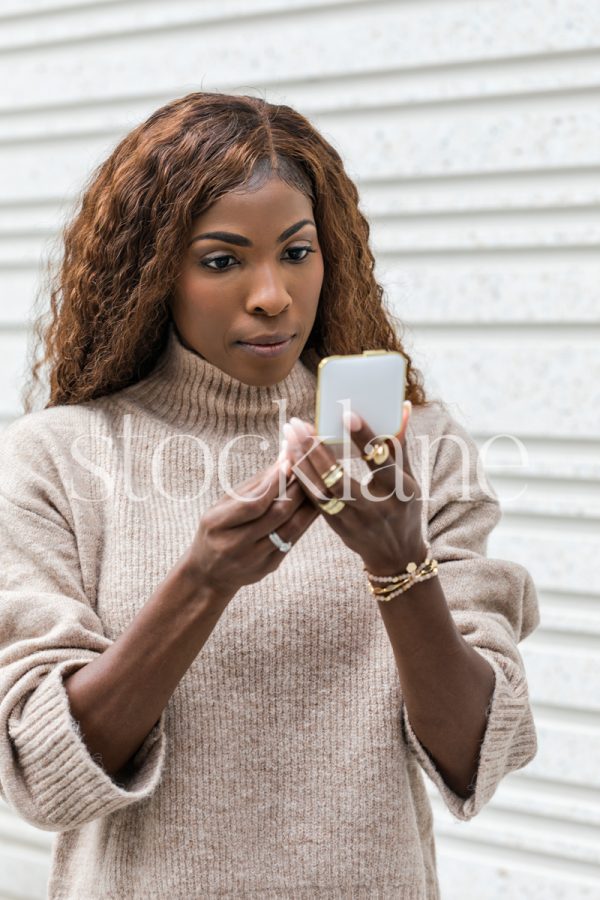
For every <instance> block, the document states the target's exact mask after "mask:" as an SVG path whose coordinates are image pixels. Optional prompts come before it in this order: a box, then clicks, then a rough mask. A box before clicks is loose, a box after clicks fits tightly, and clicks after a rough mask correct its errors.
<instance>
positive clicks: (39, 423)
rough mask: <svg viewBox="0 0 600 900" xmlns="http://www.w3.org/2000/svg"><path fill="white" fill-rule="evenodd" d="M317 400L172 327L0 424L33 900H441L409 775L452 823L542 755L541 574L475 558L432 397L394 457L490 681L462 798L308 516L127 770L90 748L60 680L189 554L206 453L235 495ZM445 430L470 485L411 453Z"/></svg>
mask: <svg viewBox="0 0 600 900" xmlns="http://www.w3.org/2000/svg"><path fill="white" fill-rule="evenodd" d="M314 394H315V378H314V376H313V375H312V373H311V372H310V371H309V369H308V368H307V367H306V366H304V365H303V363H302V362H301V361H300V360H298V361H297V362H296V364H295V365H294V367H293V369H292V370H291V372H290V374H289V375H288V376H287V378H285V379H284V380H283V381H282V382H280V383H279V384H277V385H274V386H271V387H255V386H250V385H246V384H244V383H242V382H239V381H237V380H236V379H235V378H232V377H231V376H229V375H228V374H226V373H224V372H222V371H221V370H220V369H218V368H216V367H215V366H213V365H211V364H210V363H208V362H207V361H206V360H204V359H203V358H202V357H200V356H198V355H197V354H195V353H192V352H191V351H189V350H188V349H187V348H185V347H184V346H183V345H182V344H181V343H180V342H179V340H178V339H177V337H176V335H175V333H174V332H173V331H171V332H170V335H169V343H168V345H167V349H166V352H165V354H164V355H163V356H162V357H161V359H160V360H159V361H158V363H157V365H156V367H155V368H154V370H153V371H152V373H151V374H150V376H149V377H147V378H146V379H144V380H143V381H141V382H138V383H137V384H136V385H133V386H132V387H129V388H126V389H125V390H122V391H120V392H118V393H115V394H113V395H111V396H109V397H106V398H102V399H100V400H96V401H92V402H88V403H85V404H81V405H78V406H70V407H69V406H63V407H58V408H53V409H46V410H40V411H36V412H33V413H30V414H28V415H25V416H22V417H21V418H20V419H18V420H17V421H15V422H13V423H12V424H11V425H10V426H9V428H8V429H7V430H6V431H5V432H4V433H3V434H2V435H1V436H0V450H1V463H0V789H1V794H2V797H3V798H4V799H5V800H6V802H7V803H8V804H9V805H10V806H11V807H12V808H13V809H14V810H15V811H16V813H17V814H18V815H19V816H21V817H22V818H23V819H25V820H26V821H28V822H30V823H32V824H33V825H35V826H37V827H38V828H42V829H45V830H47V831H54V832H57V835H56V837H55V842H54V850H53V857H52V869H51V877H50V885H49V897H50V898H51V900H58V898H65V900H66V898H68V900H95V898H98V900H100V898H101V900H151V898H156V900H158V898H160V900H166V898H174V900H191V898H204V897H236V898H239V897H253V898H258V897H260V898H263V897H265V898H266V897H270V898H281V900H283V898H290V900H292V898H298V897H306V898H353V900H354V898H358V900H360V898H374V897H376V898H395V900H408V898H410V900H435V898H438V897H439V888H438V879H437V873H436V856H435V846H434V839H433V834H432V813H431V807H430V803H429V798H428V796H427V792H426V789H425V784H424V779H423V775H422V770H423V771H425V772H426V773H427V775H428V776H429V777H430V778H431V779H432V781H433V782H434V783H435V785H436V786H437V789H438V790H439V792H440V794H441V796H442V798H443V801H444V803H445V804H446V806H447V807H448V809H449V810H450V811H451V812H452V813H453V814H454V816H456V817H457V818H458V819H459V820H467V819H470V818H471V817H472V816H474V815H476V814H477V813H478V812H479V810H480V809H481V808H482V806H483V805H484V804H485V803H486V802H487V801H488V800H489V799H490V797H491V796H492V795H493V793H494V791H495V790H496V787H497V786H498V783H499V782H500V780H501V779H502V778H503V776H504V775H505V774H506V773H508V772H510V771H512V770H515V769H518V768H520V767H522V766H524V765H525V764H526V763H528V762H529V761H530V760H531V759H532V757H533V756H534V755H535V752H536V747H537V744H536V733H535V728H534V723H533V720H532V715H531V709H530V705H529V698H528V690H527V682H526V677H525V672H524V669H523V662H522V658H521V656H520V653H519V650H518V649H517V642H518V641H520V640H521V639H522V638H524V637H525V636H526V635H528V634H529V633H530V632H531V631H532V630H533V629H534V628H535V627H536V626H537V624H538V621H539V616H538V606H537V599H536V592H535V587H534V584H533V582H532V580H531V577H530V575H529V573H528V572H527V570H526V569H525V568H523V566H521V565H519V564H517V563H514V562H510V561H506V560H501V559H490V558H487V557H486V556H485V553H486V541H487V537H488V534H489V533H490V531H491V530H492V529H493V527H494V526H495V525H496V524H497V522H498V520H499V519H500V515H501V513H500V509H499V504H498V502H497V498H495V496H492V497H491V498H490V497H489V496H487V495H486V494H485V493H484V492H483V491H482V489H481V487H479V486H478V485H477V482H476V472H475V469H476V462H477V448H476V445H475V443H474V441H473V440H472V438H471V437H470V436H469V435H468V433H467V432H466V431H465V429H464V428H463V427H462V426H461V425H460V424H459V423H458V422H457V421H456V420H454V419H453V418H452V416H451V415H450V414H449V413H448V411H447V409H446V407H445V406H444V405H443V404H441V403H439V402H436V403H432V404H431V405H429V406H425V407H415V408H414V410H413V413H412V416H411V420H410V425H409V430H408V449H409V452H410V454H411V462H412V465H413V471H414V472H415V473H417V472H419V473H420V476H421V480H426V481H427V482H428V483H427V484H425V485H423V484H422V488H423V492H424V495H425V496H428V495H429V500H428V502H426V503H424V504H423V528H424V533H425V534H427V536H428V538H429V540H430V542H431V545H432V550H433V555H434V556H435V557H436V558H437V560H438V561H439V563H440V567H439V578H440V580H441V583H442V585H443V588H444V591H445V595H446V598H447V601H448V603H449V605H450V607H451V610H452V614H453V616H454V618H455V621H456V623H457V625H458V627H459V629H460V631H461V633H462V634H463V635H464V636H465V638H466V640H467V641H468V642H469V643H470V644H472V645H473V646H474V647H475V648H476V649H477V650H478V651H479V652H480V653H481V654H482V655H483V656H484V657H485V658H486V659H487V660H488V661H489V662H490V664H491V665H492V667H493V669H494V673H495V676H496V685H495V690H494V694H493V699H492V702H491V704H490V708H489V713H488V723H487V729H486V733H485V737H484V740H483V743H482V747H481V757H480V763H479V769H478V775H477V783H476V790H475V793H474V795H473V796H471V797H470V798H469V799H468V800H463V799H461V798H460V797H459V796H457V795H456V794H455V793H453V792H452V791H451V790H450V789H449V788H448V787H447V786H446V785H445V784H444V782H443V780H442V778H441V777H440V775H439V773H438V772H437V771H436V768H435V766H434V765H433V763H432V761H431V759H430V757H429V756H428V754H427V753H426V752H425V750H424V748H423V747H422V746H421V744H420V743H419V741H418V739H417V738H416V736H415V734H414V732H412V730H411V726H410V722H409V721H408V717H407V715H406V707H405V706H404V705H403V699H402V689H401V684H400V681H399V676H398V672H397V669H396V665H395V661H394V657H393V652H392V648H391V644H390V642H389V639H388V636H387V633H386V631H385V627H384V624H383V621H382V619H381V616H380V614H379V611H378V607H377V604H376V602H375V601H374V599H373V597H372V596H371V594H370V592H369V590H368V585H367V582H366V580H365V575H364V572H363V570H362V560H361V559H360V557H358V556H357V555H356V554H354V553H353V552H352V551H350V550H349V549H347V548H346V546H345V545H344V544H343V543H342V542H341V541H340V540H339V538H338V537H337V535H335V533H334V532H333V530H332V529H331V528H330V527H329V526H328V525H327V523H326V522H325V521H324V519H323V517H322V516H319V517H318V518H317V519H316V520H315V521H314V522H313V523H312V525H311V526H310V528H309V529H308V531H307V532H306V533H305V534H304V535H303V536H302V538H301V539H300V540H299V541H298V543H297V544H296V545H295V546H294V548H293V549H292V551H291V552H290V553H289V554H288V555H287V557H286V559H285V561H284V562H283V563H282V565H281V566H280V567H279V568H278V569H277V571H276V572H274V573H271V574H270V575H269V576H267V577H266V578H264V579H263V580H262V581H261V582H259V583H256V584H252V585H249V586H247V587H245V588H243V589H241V590H240V591H239V592H238V593H237V594H236V595H235V597H234V598H233V600H232V601H231V603H230V604H229V606H228V607H227V609H226V610H225V612H224V614H223V615H222V616H221V618H220V619H219V622H218V623H217V626H216V627H215V630H214V631H213V633H212V634H211V636H210V638H209V640H208V641H207V643H206V644H205V645H204V647H203V648H202V650H201V652H200V653H199V654H198V656H197V657H196V659H195V660H194V662H193V664H192V665H191V666H190V668H189V669H188V670H187V672H186V674H185V675H184V677H183V678H182V680H181V682H180V683H179V685H178V687H177V689H176V690H175V692H174V694H173V695H172V697H171V699H170V700H169V702H168V704H167V707H166V709H165V711H164V713H163V715H162V716H161V719H160V721H159V723H158V724H157V725H156V726H155V727H154V728H153V730H152V731H151V732H150V734H149V735H148V737H147V739H146V740H145V742H144V744H143V745H142V747H141V749H140V750H139V752H138V753H137V754H136V757H135V760H134V762H135V772H134V774H132V775H131V777H130V780H128V781H127V782H126V783H115V782H114V781H113V780H112V779H111V778H110V777H109V776H108V775H107V774H106V773H105V772H104V770H103V769H102V767H101V764H100V761H99V760H96V759H94V758H92V757H91V756H90V755H89V754H88V752H87V750H86V747H85V744H84V743H83V741H82V739H81V737H80V735H79V733H78V728H77V724H76V722H75V721H74V720H73V719H72V718H71V716H70V712H69V706H68V699H67V694H66V692H65V689H64V686H63V681H62V679H63V677H64V676H65V675H66V674H67V673H68V672H72V671H73V670H75V669H77V668H79V667H81V666H84V665H85V664H86V663H87V662H89V661H90V660H91V659H93V658H95V656H96V655H97V654H100V653H102V652H103V651H104V650H105V649H106V648H107V647H108V646H109V645H110V644H111V642H113V641H114V640H115V639H116V638H117V637H118V635H119V634H120V633H121V632H122V631H123V630H124V629H125V628H126V627H127V625H128V624H129V622H130V621H131V619H132V618H133V617H134V615H135V614H136V612H137V611H138V610H139V609H140V607H141V606H142V605H143V604H144V602H145V601H146V600H147V599H148V598H149V597H150V596H151V594H152V593H153V591H154V590H155V588H156V587H157V585H158V584H159V583H160V582H161V581H162V580H163V579H164V578H165V576H166V574H167V572H168V571H169V569H170V568H171V567H172V566H173V565H174V563H175V562H176V560H177V559H178V558H179V557H180V556H181V554H182V553H183V551H184V549H185V548H186V547H187V546H188V545H189V543H190V542H191V540H192V537H193V535H194V533H195V531H196V529H197V525H198V520H199V517H200V516H201V515H202V513H203V512H204V510H206V509H207V508H208V507H209V506H211V505H212V504H213V503H214V502H215V501H216V500H217V498H218V497H219V496H221V494H222V491H223V488H222V486H221V485H222V484H223V481H222V480H221V482H220V483H219V474H218V472H217V467H216V462H217V454H218V451H219V448H220V447H221V446H222V443H223V442H224V441H227V440H230V439H231V438H232V437H235V436H236V435H242V437H241V439H240V440H239V441H237V442H235V443H234V444H232V449H231V453H230V454H229V457H228V458H227V460H226V464H225V466H224V469H225V471H224V473H222V476H223V477H227V478H228V479H229V483H230V484H231V485H235V484H236V483H238V482H240V481H242V480H244V479H246V478H248V477H249V476H250V475H252V474H253V473H254V472H256V471H257V470H258V469H259V468H262V467H264V466H266V465H267V464H268V463H270V462H271V461H273V460H274V459H275V457H276V456H277V453H278V449H279V447H278V440H279V439H280V437H281V431H280V428H281V425H282V424H283V422H284V421H285V420H286V419H287V418H289V417H290V416H292V415H297V416H299V417H300V418H303V419H309V420H311V421H313V420H314ZM280 398H283V399H284V400H285V401H286V404H287V405H286V407H285V408H284V409H283V413H282V414H281V415H280V410H279V406H278V404H277V403H274V402H273V401H274V400H277V399H280ZM449 433H454V434H459V435H461V436H462V438H463V439H465V440H467V442H468V444H469V447H470V449H471V453H472V456H471V465H470V470H469V478H470V481H471V486H472V490H473V494H472V497H471V499H470V500H467V501H465V500H464V499H461V491H462V484H461V480H460V474H461V473H460V464H459V461H458V458H457V455H456V446H457V445H456V443H455V442H454V441H453V440H451V439H450V440H441V441H438V442H437V443H435V444H433V443H432V444H431V452H430V453H429V462H428V463H427V465H425V466H424V467H422V466H421V464H420V463H421V460H422V456H421V454H422V453H423V447H424V443H423V440H422V436H428V437H427V440H429V441H431V442H433V441H434V440H435V439H436V438H437V437H439V436H440V435H444V434H446V435H447V434H449ZM261 436H264V438H265V440H264V441H261ZM419 436H421V439H419ZM211 465H212V471H211ZM351 465H352V466H353V474H356V475H358V474H363V473H364V472H366V471H367V468H366V463H364V462H363V461H362V460H361V459H359V458H355V459H353V461H352V464H351ZM153 466H154V469H153ZM159 487H160V488H161V489H159ZM398 601H400V602H410V591H409V592H408V593H407V594H406V595H400V597H399V598H395V600H394V601H391V602H398Z"/></svg>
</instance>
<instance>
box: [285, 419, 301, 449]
mask: <svg viewBox="0 0 600 900" xmlns="http://www.w3.org/2000/svg"><path fill="white" fill-rule="evenodd" d="M283 433H284V434H285V436H286V438H287V443H288V444H295V443H296V442H297V440H298V438H297V435H296V429H295V428H294V426H293V425H290V423H289V422H286V423H285V425H284V426H283ZM286 446H287V444H286Z"/></svg>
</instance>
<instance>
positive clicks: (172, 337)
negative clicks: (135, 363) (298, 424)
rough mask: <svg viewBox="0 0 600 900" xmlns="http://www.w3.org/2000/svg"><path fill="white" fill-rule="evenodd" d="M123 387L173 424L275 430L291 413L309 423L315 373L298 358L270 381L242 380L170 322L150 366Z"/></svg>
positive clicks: (189, 426)
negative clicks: (210, 358) (191, 343)
mask: <svg viewBox="0 0 600 900" xmlns="http://www.w3.org/2000/svg"><path fill="white" fill-rule="evenodd" d="M266 364H267V365H268V363H266ZM127 390H128V394H129V396H130V397H135V399H136V401H137V402H138V403H140V404H141V405H143V406H144V407H145V408H146V409H148V411H149V412H151V413H153V414H155V415H158V416H159V417H160V418H161V419H162V420H163V421H165V422H166V423H168V424H171V425H174V426H176V427H188V428H213V427H216V428H217V429H218V430H219V432H222V433H225V432H227V431H230V432H239V431H242V432H245V433H246V432H252V431H253V430H256V429H257V428H260V430H261V432H272V433H274V434H278V433H279V432H280V429H281V425H282V424H283V422H285V421H287V420H289V419H290V417H291V416H298V417H299V418H301V419H306V420H308V421H310V422H312V421H314V415H315V392H316V376H315V375H314V374H313V373H312V371H311V370H310V369H309V368H308V367H307V366H306V365H305V364H304V363H303V362H302V360H301V359H297V360H296V362H295V363H294V365H293V366H292V368H291V370H290V371H289V373H288V374H287V376H286V377H285V378H284V379H282V380H281V381H278V382H276V383H275V384H271V385H252V384H246V383H245V382H243V381H240V380H239V379H238V378H235V377H234V376H233V375H229V374H228V373H227V372H225V371H223V370H222V369H220V368H219V367H218V366H215V365H213V364H212V363H211V362H209V361H208V360H207V359H206V358H205V357H204V356H202V355H201V354H199V353H197V352H196V351H195V350H192V349H191V348H190V347H189V346H188V345H187V344H185V343H184V342H183V340H182V338H181V337H180V335H179V332H178V331H177V330H176V328H175V326H174V324H173V323H172V322H171V323H170V325H169V334H168V338H167V344H166V347H165V350H164V352H163V354H162V355H161V356H160V358H159V359H158V361H157V364H156V366H155V367H154V369H153V370H152V372H151V373H150V375H149V376H148V377H147V378H145V379H143V380H142V381H140V382H138V383H137V384H135V385H132V386H131V387H130V388H128V389H127Z"/></svg>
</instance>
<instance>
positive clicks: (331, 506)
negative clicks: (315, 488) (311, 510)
mask: <svg viewBox="0 0 600 900" xmlns="http://www.w3.org/2000/svg"><path fill="white" fill-rule="evenodd" d="M345 505H346V504H345V503H344V501H343V500H340V499H339V498H338V497H331V498H330V499H329V500H327V501H326V502H325V503H319V506H320V507H321V509H322V510H323V512H326V513H329V515H330V516H334V515H335V514H336V513H339V512H340V511H341V510H342V509H343V508H344V507H345Z"/></svg>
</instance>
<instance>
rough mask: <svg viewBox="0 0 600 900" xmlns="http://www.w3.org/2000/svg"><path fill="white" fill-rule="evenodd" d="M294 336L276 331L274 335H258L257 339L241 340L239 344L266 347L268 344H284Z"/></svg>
mask: <svg viewBox="0 0 600 900" xmlns="http://www.w3.org/2000/svg"><path fill="white" fill-rule="evenodd" d="M293 336H294V335H293V334H289V333H285V332H283V331H276V332H273V333H272V334H257V335H256V336H255V337H248V338H246V339H245V340H239V341H238V344H253V345H254V346H259V347H260V346H264V345H268V344H282V343H284V341H288V340H289V339H290V338H292V337H293Z"/></svg>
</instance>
